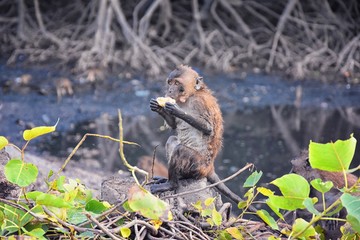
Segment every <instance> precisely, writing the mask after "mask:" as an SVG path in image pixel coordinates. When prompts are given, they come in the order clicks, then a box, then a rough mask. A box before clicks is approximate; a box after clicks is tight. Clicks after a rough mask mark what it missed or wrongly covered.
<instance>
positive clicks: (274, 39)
mask: <svg viewBox="0 0 360 240" xmlns="http://www.w3.org/2000/svg"><path fill="white" fill-rule="evenodd" d="M0 6H1V8H0V22H1V27H0V53H1V56H2V57H3V58H5V59H6V60H7V63H8V64H14V63H19V62H21V63H22V62H25V63H43V62H46V63H49V62H53V63H56V64H55V65H57V66H59V67H65V68H69V69H73V70H74V71H75V72H83V71H86V70H87V69H89V68H101V69H106V70H109V71H113V72H115V73H116V72H120V71H122V70H123V69H126V70H128V71H129V70H131V71H134V72H137V73H139V72H141V73H143V74H146V75H152V76H156V75H158V74H159V73H161V72H162V71H163V70H168V69H171V68H173V67H174V65H177V64H180V63H187V64H191V65H197V66H201V67H203V68H207V69H214V70H218V71H223V72H231V71H236V70H239V69H253V68H259V69H264V70H266V71H277V70H280V71H282V72H285V73H286V74H289V75H290V76H292V77H294V78H297V79H302V78H305V77H311V76H312V74H314V73H317V74H321V73H323V72H337V73H341V74H343V75H344V76H346V77H350V76H351V75H353V74H356V73H358V72H359V69H360V41H359V40H360V2H359V1H358V0H345V1H343V0H318V1H312V0H302V1H299V0H287V1H284V0H273V1H266V0H260V1H255V0H243V1H241V0H191V1H190V0H173V1H170V0H137V1H120V0H101V1H97V0H89V1H85V0H63V1H41V0H17V1H13V0H2V1H1V2H0Z"/></svg>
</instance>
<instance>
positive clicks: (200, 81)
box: [195, 77, 203, 91]
mask: <svg viewBox="0 0 360 240" xmlns="http://www.w3.org/2000/svg"><path fill="white" fill-rule="evenodd" d="M202 88H203V77H197V78H196V83H195V89H196V90H197V91H198V90H200V89H202Z"/></svg>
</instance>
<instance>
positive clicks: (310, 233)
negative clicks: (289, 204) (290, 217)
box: [291, 218, 316, 239]
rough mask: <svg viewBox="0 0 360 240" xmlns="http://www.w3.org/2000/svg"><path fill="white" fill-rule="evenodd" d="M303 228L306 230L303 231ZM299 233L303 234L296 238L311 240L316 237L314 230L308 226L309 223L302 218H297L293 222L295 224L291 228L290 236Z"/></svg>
mask: <svg viewBox="0 0 360 240" xmlns="http://www.w3.org/2000/svg"><path fill="white" fill-rule="evenodd" d="M305 228H306V230H305V231H304V229H305ZM303 231H304V232H303ZM300 232H303V233H301V234H300V235H299V236H298V238H306V239H311V238H312V237H315V236H316V231H315V228H314V227H313V226H312V225H309V223H308V222H307V221H305V220H304V219H302V218H298V219H296V220H295V222H294V224H293V226H292V233H291V235H292V236H294V235H297V234H299V233H300ZM314 239H315V238H314Z"/></svg>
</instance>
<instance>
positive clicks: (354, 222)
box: [340, 193, 360, 232]
mask: <svg viewBox="0 0 360 240" xmlns="http://www.w3.org/2000/svg"><path fill="white" fill-rule="evenodd" d="M340 199H341V202H342V205H343V206H344V207H345V208H346V210H347V212H348V215H347V217H346V219H347V220H348V222H349V223H350V224H351V226H352V227H353V229H354V230H355V231H357V232H360V198H359V197H356V196H352V195H351V194H349V193H344V194H343V195H342V196H341V198H340Z"/></svg>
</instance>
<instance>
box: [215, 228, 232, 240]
mask: <svg viewBox="0 0 360 240" xmlns="http://www.w3.org/2000/svg"><path fill="white" fill-rule="evenodd" d="M210 225H211V224H210ZM215 239H216V240H232V236H231V235H230V234H229V233H228V232H226V231H220V233H219V236H218V238H215Z"/></svg>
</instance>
